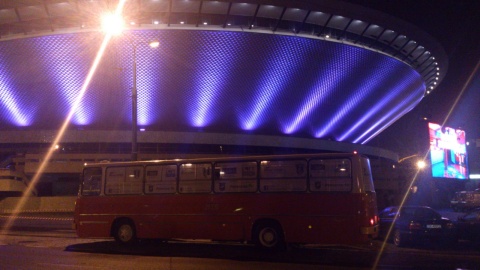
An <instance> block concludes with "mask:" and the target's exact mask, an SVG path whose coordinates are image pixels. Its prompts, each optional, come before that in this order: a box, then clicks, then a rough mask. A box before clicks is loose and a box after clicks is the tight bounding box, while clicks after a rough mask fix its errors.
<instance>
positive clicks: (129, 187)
mask: <svg viewBox="0 0 480 270" xmlns="http://www.w3.org/2000/svg"><path fill="white" fill-rule="evenodd" d="M142 179H143V167H141V166H131V167H130V166H129V167H107V170H106V177H105V194H107V195H122V194H140V193H141V192H142Z"/></svg>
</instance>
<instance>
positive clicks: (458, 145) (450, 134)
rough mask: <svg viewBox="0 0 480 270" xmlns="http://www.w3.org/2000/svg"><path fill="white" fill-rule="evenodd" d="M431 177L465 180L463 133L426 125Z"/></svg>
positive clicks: (466, 173) (465, 163)
mask: <svg viewBox="0 0 480 270" xmlns="http://www.w3.org/2000/svg"><path fill="white" fill-rule="evenodd" d="M428 131H429V135H430V136H429V137H430V160H431V167H432V176H433V177H440V178H455V179H467V178H468V168H467V145H466V139H465V131H464V130H460V129H454V128H449V127H442V126H440V125H439V124H434V123H428Z"/></svg>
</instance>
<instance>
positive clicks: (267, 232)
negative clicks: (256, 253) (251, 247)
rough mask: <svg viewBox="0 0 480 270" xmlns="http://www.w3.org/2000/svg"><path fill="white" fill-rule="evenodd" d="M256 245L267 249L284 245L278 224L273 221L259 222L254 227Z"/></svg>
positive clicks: (279, 247)
mask: <svg viewBox="0 0 480 270" xmlns="http://www.w3.org/2000/svg"><path fill="white" fill-rule="evenodd" d="M254 237H255V238H254V242H255V244H256V246H258V247H261V248H268V249H281V248H283V247H284V246H285V242H284V239H283V232H282V229H281V227H280V225H278V224H275V223H266V224H259V225H257V226H256V228H255V234H254Z"/></svg>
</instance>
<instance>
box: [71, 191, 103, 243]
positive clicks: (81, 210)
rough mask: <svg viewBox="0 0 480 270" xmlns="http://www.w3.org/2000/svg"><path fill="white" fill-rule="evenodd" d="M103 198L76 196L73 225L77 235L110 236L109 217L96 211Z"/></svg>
mask: <svg viewBox="0 0 480 270" xmlns="http://www.w3.org/2000/svg"><path fill="white" fill-rule="evenodd" d="M102 199H103V198H101V197H88V198H87V199H83V198H81V197H80V198H78V199H77V201H76V204H75V226H76V232H77V235H78V236H79V237H100V238H104V237H110V228H111V217H109V215H103V214H102V213H103V212H98V210H99V209H101V208H99V205H100V206H101V205H103V204H102V203H101V201H102Z"/></svg>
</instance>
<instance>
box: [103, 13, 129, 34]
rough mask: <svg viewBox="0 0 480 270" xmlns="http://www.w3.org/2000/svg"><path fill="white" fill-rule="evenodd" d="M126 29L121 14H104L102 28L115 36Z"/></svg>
mask: <svg viewBox="0 0 480 270" xmlns="http://www.w3.org/2000/svg"><path fill="white" fill-rule="evenodd" d="M123 29H124V21H123V19H122V18H121V17H120V15H117V14H114V13H108V14H105V15H103V16H102V30H103V31H104V32H105V33H107V34H111V35H113V36H115V35H119V34H120V33H122V31H123Z"/></svg>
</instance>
